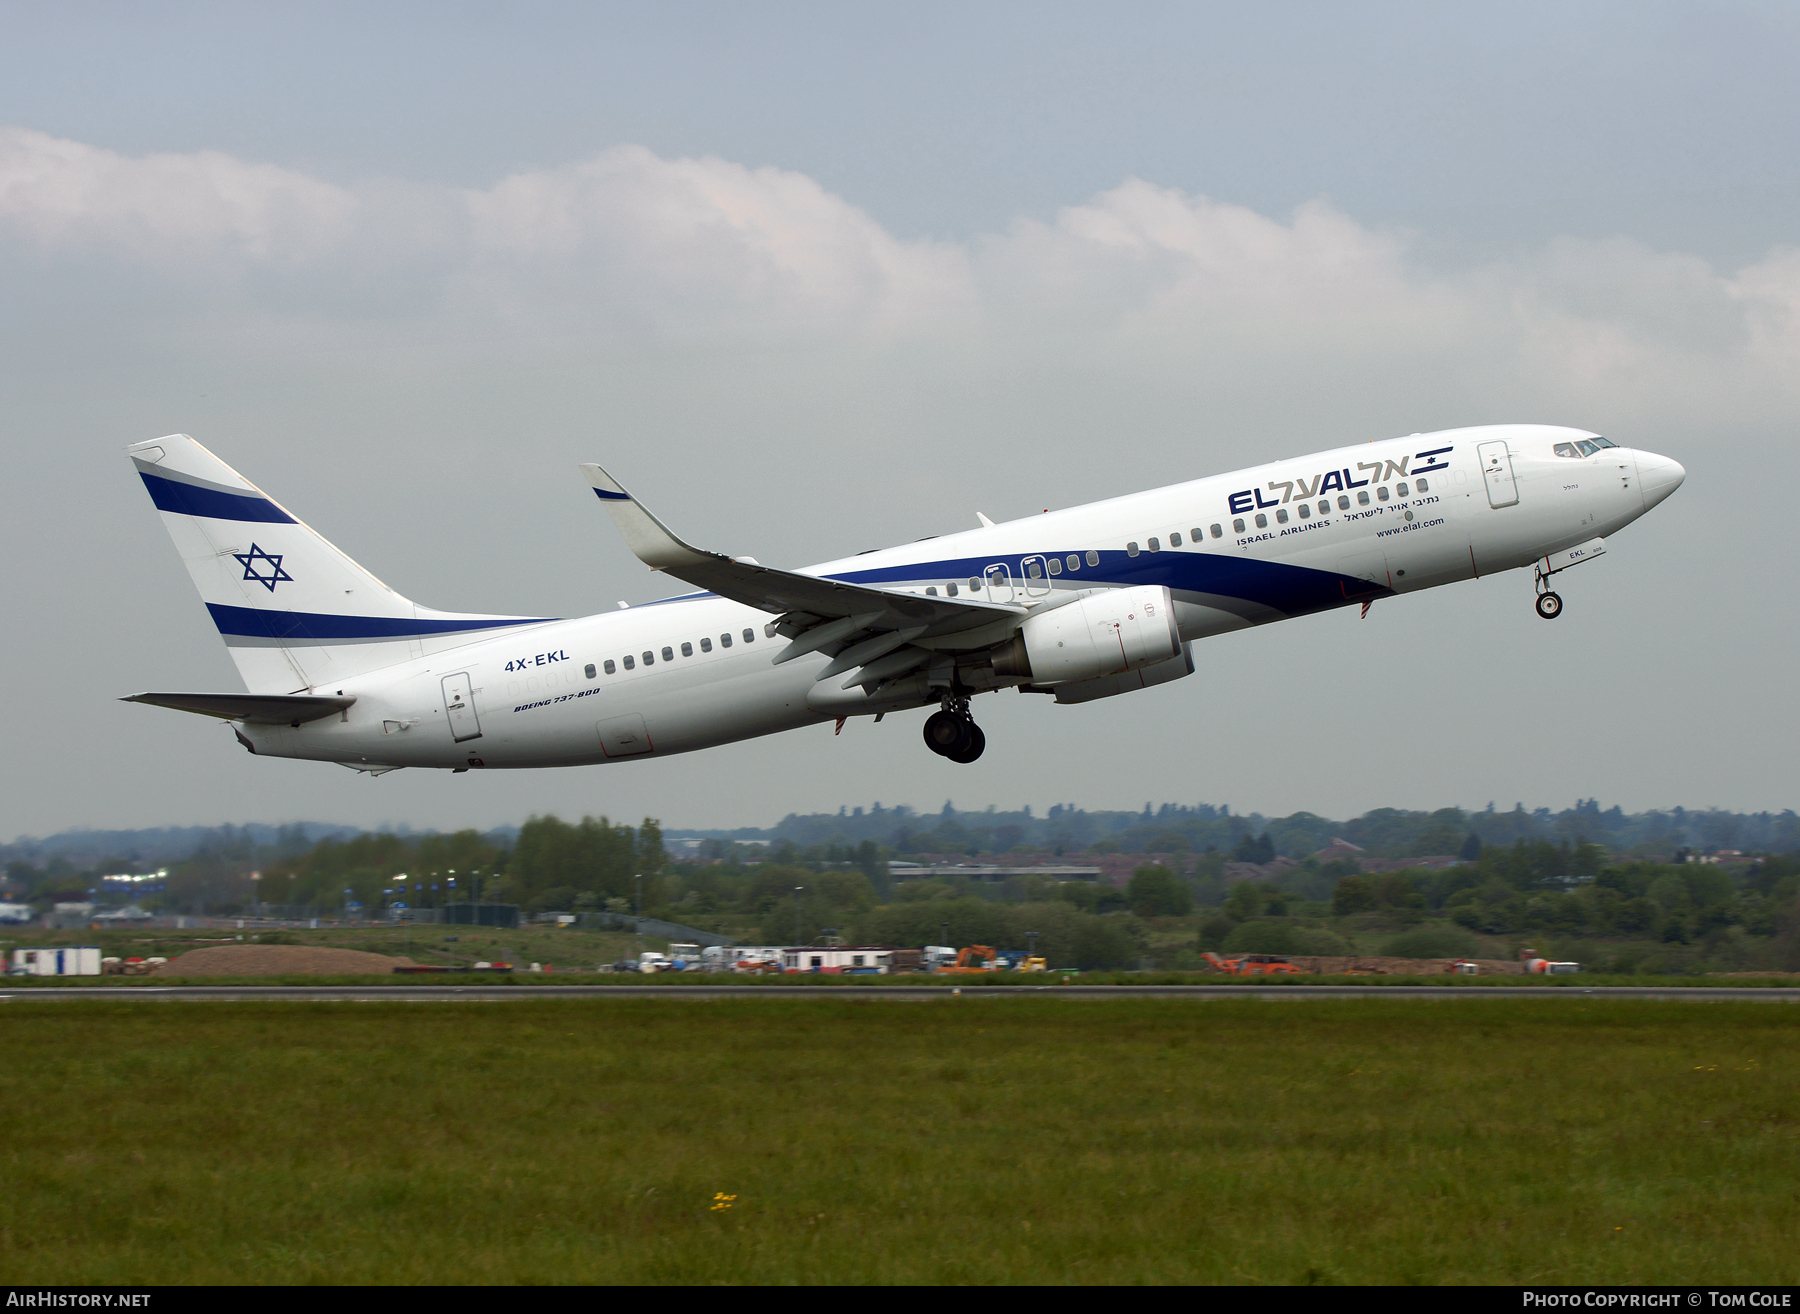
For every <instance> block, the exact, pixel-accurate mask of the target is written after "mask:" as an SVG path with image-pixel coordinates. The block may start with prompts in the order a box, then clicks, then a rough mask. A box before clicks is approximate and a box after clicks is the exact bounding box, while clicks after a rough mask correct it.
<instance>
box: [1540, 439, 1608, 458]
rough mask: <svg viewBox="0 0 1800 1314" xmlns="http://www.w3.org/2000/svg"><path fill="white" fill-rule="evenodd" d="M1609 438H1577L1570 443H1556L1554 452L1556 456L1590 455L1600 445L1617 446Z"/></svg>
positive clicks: (1597, 449)
mask: <svg viewBox="0 0 1800 1314" xmlns="http://www.w3.org/2000/svg"><path fill="white" fill-rule="evenodd" d="M1617 446H1618V444H1617V443H1615V442H1614V441H1613V440H1612V439H1610V438H1578V439H1576V440H1575V441H1574V442H1572V443H1557V444H1556V447H1555V449H1554V450H1555V452H1556V454H1557V455H1558V456H1569V457H1576V458H1579V457H1583V456H1592V455H1593V454H1594V453H1595V452H1597V451H1599V450H1600V449H1601V448H1602V447H1617Z"/></svg>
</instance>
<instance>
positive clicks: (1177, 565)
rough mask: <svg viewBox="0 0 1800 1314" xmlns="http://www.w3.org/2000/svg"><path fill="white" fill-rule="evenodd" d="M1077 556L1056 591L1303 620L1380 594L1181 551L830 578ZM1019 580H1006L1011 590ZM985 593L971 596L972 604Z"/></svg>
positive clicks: (1321, 573)
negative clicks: (1155, 591)
mask: <svg viewBox="0 0 1800 1314" xmlns="http://www.w3.org/2000/svg"><path fill="white" fill-rule="evenodd" d="M1070 555H1078V556H1080V558H1081V561H1082V566H1081V569H1080V570H1071V571H1067V572H1066V573H1064V574H1063V575H1061V576H1059V577H1058V580H1057V582H1058V583H1059V584H1061V585H1062V587H1064V588H1081V587H1083V586H1087V587H1092V588H1135V587H1137V586H1138V585H1140V584H1153V585H1154V584H1161V585H1165V586H1166V587H1167V588H1168V589H1169V591H1170V592H1171V593H1175V594H1178V595H1179V594H1183V593H1188V594H1194V593H1211V594H1214V595H1216V596H1219V597H1226V598H1241V599H1242V600H1243V601H1245V602H1254V603H1257V604H1258V605H1260V606H1264V607H1269V608H1272V609H1273V610H1275V611H1279V612H1281V613H1283V614H1284V615H1288V616H1304V615H1306V614H1308V613H1310V612H1315V611H1325V610H1328V609H1329V608H1332V607H1341V606H1343V605H1344V603H1345V601H1346V600H1348V599H1350V598H1358V599H1361V598H1365V597H1368V596H1370V595H1371V594H1372V593H1386V592H1388V590H1387V589H1386V588H1385V587H1377V586H1374V585H1371V584H1370V583H1369V582H1368V581H1367V580H1362V579H1356V578H1354V577H1353V576H1349V575H1340V574H1338V573H1337V572H1336V571H1333V570H1314V569H1313V568H1311V567H1309V566H1290V565H1286V564H1283V563H1281V562H1276V561H1257V560H1255V559H1253V558H1249V557H1243V556H1226V555H1224V554H1222V553H1213V552H1183V551H1180V550H1178V549H1175V548H1171V549H1169V550H1167V551H1165V552H1140V553H1138V554H1137V556H1135V557H1134V556H1131V555H1130V554H1129V553H1126V552H1122V551H1118V550H1113V551H1108V552H1102V553H1101V554H1100V564H1099V565H1097V566H1090V565H1088V564H1087V555H1086V553H1085V552H1083V553H1078V554H1071V553H1068V552H1057V553H1026V554H1024V557H1023V558H1008V559H1005V560H1004V561H1001V562H996V561H994V560H993V559H992V558H991V557H990V558H987V559H986V560H983V559H982V558H978V557H969V558H964V559H962V560H957V561H921V562H917V563H915V564H911V565H901V566H882V567H879V568H877V569H875V570H853V571H846V572H845V573H843V574H841V575H833V576H831V578H833V579H841V580H843V581H844V582H845V583H846V584H895V583H902V582H904V583H914V582H917V581H919V580H930V579H935V578H939V577H942V578H944V579H957V580H960V579H979V578H981V575H982V571H983V570H985V569H986V568H987V567H988V566H990V565H999V564H1004V565H1005V566H1006V568H1007V570H1008V571H1009V572H1010V571H1016V570H1017V569H1018V562H1019V561H1020V560H1021V559H1029V558H1030V557H1032V556H1058V557H1063V558H1067V557H1068V556H1070ZM1023 583H1024V581H1023V580H1021V579H1020V578H1019V576H1018V575H1017V574H1014V575H1013V576H1012V584H1013V587H1014V588H1015V589H1019V588H1021V587H1022V586H1023ZM984 594H985V590H983V592H982V593H977V594H975V595H973V596H975V597H976V598H977V599H979V598H980V597H982V596H983V595H984Z"/></svg>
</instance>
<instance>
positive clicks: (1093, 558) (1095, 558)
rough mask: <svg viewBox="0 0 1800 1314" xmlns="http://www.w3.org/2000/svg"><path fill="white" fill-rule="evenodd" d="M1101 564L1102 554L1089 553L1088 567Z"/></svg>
mask: <svg viewBox="0 0 1800 1314" xmlns="http://www.w3.org/2000/svg"><path fill="white" fill-rule="evenodd" d="M1099 564H1100V554H1099V553H1098V552H1091V551H1090V552H1089V553H1088V565H1090V566H1097V565H1099Z"/></svg>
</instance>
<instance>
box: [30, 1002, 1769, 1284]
mask: <svg viewBox="0 0 1800 1314" xmlns="http://www.w3.org/2000/svg"><path fill="white" fill-rule="evenodd" d="M1796 1026H1800V1011H1797V1010H1795V1009H1793V1008H1790V1007H1787V1006H1784V1005H1778V1004H1758V1003H1730V1002H1712V1003H1705V1004H1692V1003H1654V1002H1638V1001H1627V1002H1610V1001H1594V1000H1584V999H1582V998H1580V997H1579V996H1570V997H1568V998H1566V999H1564V998H1558V999H1555V1000H1540V1001H1519V1002H1511V1001H1506V1000H1496V999H1480V998H1470V999H1467V1000H1455V1001H1449V1002H1441V1003H1427V1002H1417V1001H1398V1000H1396V1001H1387V1000H1373V1001H1369V1000H1361V1001H1342V1002H1336V1001H1326V1002H1308V1003H1304V1004H1300V1003H1294V1004H1289V1003H1259V1002H1256V1001H1253V1000H1244V1001H1226V1002H1215V1003H1204V1004H1202V1003H1187V1002H1174V1003H1171V1002H1165V1001H1157V1000H1116V1001H1115V1000H1107V1001H1100V1002H1079V1003H1077V1002H1065V1001H1060V1000H1046V999H1028V998H992V997H990V998H985V999H984V998H981V997H980V995H979V993H978V992H975V993H972V994H965V995H964V996H962V997H961V998H951V997H943V996H940V997H937V998H934V999H930V1000H927V1001H924V1002H918V1003H911V1004H904V1003H885V1002H881V1003H861V1002H857V1001H851V1000H841V999H836V1000H834V999H830V998H809V999H804V1000H794V999H782V1000H773V999H771V1000H768V1001H764V1000H749V1001H729V1002H716V1003H699V1002H683V1001H660V1000H632V999H618V1000H613V999H605V1000H597V1001H595V1000H570V1001H561V1000H534V1001H519V1002H513V1003H509V1004H505V1005H480V1004H441V1005H421V1004H287V1003H252V1004H227V1003H220V1004H198V1005H187V1004H156V1003H149V1002H144V1003H138V1002H111V1001H94V1002H72V1003H46V1004H33V1003H26V1002H23V1001H16V1002H14V1003H12V1004H10V1005H7V1006H6V1007H5V1008H4V1010H3V1011H0V1040H3V1045H4V1047H3V1049H0V1053H4V1055H5V1063H4V1067H3V1068H0V1116H3V1117H4V1126H5V1128H6V1133H7V1134H6V1139H5V1144H4V1149H3V1150H0V1164H3V1165H4V1181H5V1189H4V1191H3V1192H0V1262H3V1263H4V1270H5V1272H6V1273H7V1276H8V1280H9V1281H11V1282H14V1283H73V1282H90V1283H190V1282H230V1283H242V1282H288V1283H292V1282H309V1281H317V1282H345V1283H360V1282H376V1283H476V1282H540V1283H542V1282H665V1283H666V1282H691V1283H708V1282H720V1283H781V1282H988V1283H992V1282H1231V1283H1244V1282H1251V1283H1307V1282H1362V1283H1404V1282H1424V1283H1451V1282H1488V1283H1577V1282H1579V1283H1590V1282H1591V1283H1630V1282H1661V1283H1698V1282H1707V1283H1757V1284H1765V1285H1767V1284H1773V1283H1793V1282H1796V1281H1800V1248H1796V1247H1795V1245H1794V1243H1793V1238H1794V1236H1796V1235H1800V1187H1796V1184H1795V1183H1796V1180H1797V1179H1800V1172H1797V1171H1796V1170H1797V1169H1800V1080H1797V1078H1800V1051H1797V1049H1796V1046H1795V1045H1794V1043H1793V1040H1794V1035H1795V1028H1796Z"/></svg>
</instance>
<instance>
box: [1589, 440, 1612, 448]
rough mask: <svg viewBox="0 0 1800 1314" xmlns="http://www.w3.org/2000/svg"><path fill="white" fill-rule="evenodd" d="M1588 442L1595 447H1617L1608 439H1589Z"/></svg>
mask: <svg viewBox="0 0 1800 1314" xmlns="http://www.w3.org/2000/svg"><path fill="white" fill-rule="evenodd" d="M1588 441H1589V442H1590V443H1592V444H1593V445H1594V446H1596V447H1617V446H1618V444H1617V443H1615V442H1614V441H1613V440H1612V439H1610V438H1590V439H1588Z"/></svg>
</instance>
